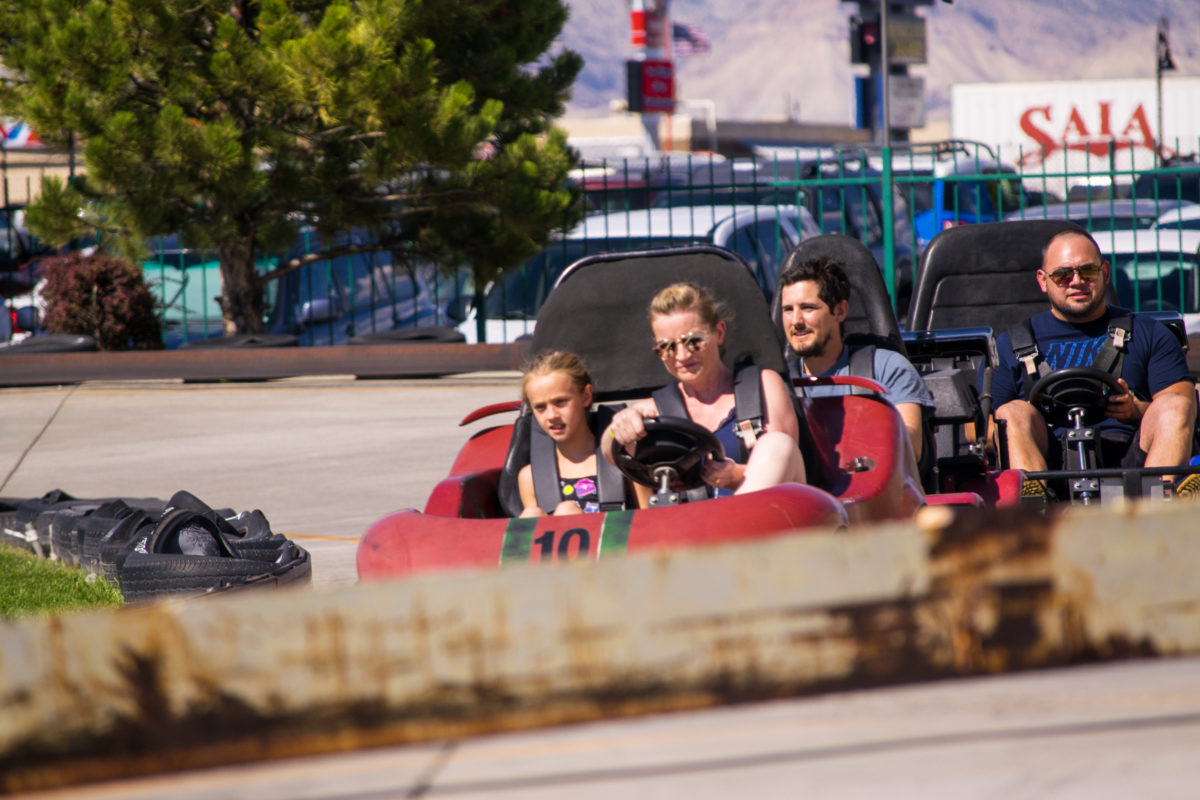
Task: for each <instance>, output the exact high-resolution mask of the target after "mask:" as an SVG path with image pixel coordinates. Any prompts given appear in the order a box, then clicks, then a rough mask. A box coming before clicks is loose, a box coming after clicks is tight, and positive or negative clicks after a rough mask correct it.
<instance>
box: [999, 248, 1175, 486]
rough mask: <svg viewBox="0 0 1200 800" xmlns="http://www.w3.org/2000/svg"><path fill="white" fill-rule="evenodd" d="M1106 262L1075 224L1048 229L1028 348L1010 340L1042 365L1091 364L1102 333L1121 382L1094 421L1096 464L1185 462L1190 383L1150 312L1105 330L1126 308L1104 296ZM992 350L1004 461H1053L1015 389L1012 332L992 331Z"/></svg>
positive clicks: (1040, 428) (1021, 385)
mask: <svg viewBox="0 0 1200 800" xmlns="http://www.w3.org/2000/svg"><path fill="white" fill-rule="evenodd" d="M1109 269H1110V267H1109V264H1108V262H1107V261H1105V260H1104V258H1103V257H1102V256H1101V255H1100V247H1099V246H1098V245H1097V244H1096V240H1095V239H1093V238H1092V237H1091V236H1090V235H1089V234H1087V233H1086V232H1085V231H1083V230H1082V229H1068V230H1064V231H1060V232H1059V233H1057V234H1055V235H1054V236H1052V237H1051V238H1050V240H1049V241H1048V242H1046V245H1045V246H1044V247H1043V248H1042V266H1041V268H1040V269H1039V270H1038V271H1037V281H1038V285H1039V286H1040V287H1041V289H1042V291H1043V292H1044V293H1045V294H1046V298H1047V300H1049V302H1050V308H1049V309H1048V310H1047V311H1043V312H1041V313H1040V314H1036V315H1034V316H1033V317H1032V318H1031V319H1030V320H1029V322H1030V328H1031V329H1032V335H1033V340H1034V344H1036V351H1033V350H1031V349H1030V348H1022V347H1018V348H1017V349H1019V350H1022V351H1023V354H1024V356H1025V362H1027V363H1031V364H1032V363H1033V362H1031V361H1029V359H1030V355H1028V353H1029V352H1036V355H1037V357H1038V358H1041V359H1043V360H1044V362H1045V364H1046V366H1047V367H1048V368H1049V369H1050V370H1059V369H1065V368H1067V367H1086V366H1099V365H1098V364H1097V355H1098V354H1100V353H1102V352H1103V351H1104V348H1105V343H1106V342H1112V343H1114V344H1113V345H1112V346H1114V347H1115V346H1117V345H1118V344H1119V346H1120V349H1121V350H1122V358H1121V359H1120V361H1119V363H1120V375H1119V376H1118V383H1119V384H1120V386H1121V388H1122V389H1124V392H1123V393H1122V394H1119V395H1114V396H1111V397H1109V399H1108V406H1107V410H1106V412H1105V413H1106V415H1107V417H1108V419H1106V420H1104V421H1103V422H1101V423H1100V424H1099V425H1098V426H1097V428H1098V429H1099V432H1100V459H1101V464H1102V465H1103V466H1117V465H1118V464H1119V465H1120V466H1123V467H1140V466H1147V467H1172V466H1178V465H1181V464H1186V463H1187V461H1188V459H1189V457H1190V456H1191V450H1192V438H1193V435H1192V434H1193V429H1194V426H1195V418H1196V391H1195V387H1194V384H1193V382H1192V378H1191V375H1190V373H1189V372H1188V367H1187V361H1186V360H1185V358H1184V354H1183V349H1182V348H1181V347H1180V345H1179V341H1178V340H1177V339H1176V338H1175V336H1174V335H1172V333H1171V332H1170V331H1169V330H1167V328H1166V326H1165V325H1163V324H1162V323H1160V322H1159V321H1158V320H1155V319H1153V318H1151V317H1147V316H1143V315H1132V319H1133V325H1132V331H1124V330H1123V329H1122V328H1120V326H1115V328H1116V332H1114V331H1113V330H1110V327H1113V326H1110V322H1112V321H1114V320H1117V319H1120V318H1129V317H1130V314H1129V312H1128V311H1126V310H1125V309H1120V308H1117V307H1115V306H1109V305H1108V304H1107V302H1106V301H1105V292H1106V290H1107V287H1108V282H1109ZM1126 334H1130V335H1128V336H1126ZM1116 339H1120V340H1121V341H1120V342H1119V343H1118V342H1115V340H1116ZM1109 349H1110V350H1111V347H1110V348H1109ZM996 350H997V353H998V354H999V357H1000V363H999V365H998V367H997V369H996V370H995V371H994V377H993V382H992V398H993V403H994V405H995V409H996V410H995V418H996V419H997V420H1004V422H1005V425H1006V431H1007V442H1008V457H1009V466H1011V467H1014V468H1016V469H1023V470H1026V471H1039V470H1045V469H1047V468H1048V465H1047V455H1049V456H1050V458H1051V460H1052V461H1057V458H1059V457H1061V452H1060V449H1059V448H1050V447H1049V444H1050V441H1051V431H1049V429H1048V426H1047V424H1046V421H1045V420H1044V419H1043V418H1042V415H1041V413H1040V412H1039V411H1038V410H1037V409H1036V408H1035V407H1034V406H1033V405H1032V404H1030V403H1029V402H1028V400H1027V398H1026V396H1025V394H1026V389H1025V385H1026V384H1027V383H1028V382H1027V381H1025V379H1024V377H1023V376H1024V375H1025V374H1026V373H1027V372H1028V369H1027V367H1026V366H1025V363H1023V362H1022V360H1021V359H1020V358H1018V356H1017V353H1016V352H1014V348H1013V333H1012V332H1006V333H1002V334H1000V336H999V337H997V339H996ZM1061 432H1062V431H1061V430H1056V431H1053V435H1054V436H1055V437H1057V436H1058V434H1060V433H1061ZM1055 466H1056V467H1058V466H1060V465H1059V464H1058V463H1055ZM1186 488H1188V489H1190V488H1191V487H1186ZM1038 493H1039V494H1041V493H1043V492H1038Z"/></svg>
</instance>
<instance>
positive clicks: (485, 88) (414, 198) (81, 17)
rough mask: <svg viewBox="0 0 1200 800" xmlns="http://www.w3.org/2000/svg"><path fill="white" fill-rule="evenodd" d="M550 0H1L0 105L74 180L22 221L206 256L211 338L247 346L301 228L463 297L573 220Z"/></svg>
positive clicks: (62, 236) (563, 86) (49, 189)
mask: <svg viewBox="0 0 1200 800" xmlns="http://www.w3.org/2000/svg"><path fill="white" fill-rule="evenodd" d="M566 14H567V12H566V9H565V7H564V6H563V4H562V2H561V0H521V1H520V2H513V1H512V0H471V1H470V2H466V1H465V0H258V1H257V2H255V1H253V0H232V2H231V0H224V1H223V2H222V0H0V62H3V64H4V67H5V72H4V73H3V77H2V78H0V108H2V109H4V111H5V113H7V114H9V115H12V116H17V117H21V118H23V119H24V120H26V121H28V122H30V123H31V124H33V125H34V126H35V128H36V129H37V130H38V132H39V135H40V136H41V137H42V138H43V139H44V140H48V141H51V142H58V143H64V144H65V143H67V142H68V141H71V140H76V141H79V142H81V143H82V146H83V159H84V164H85V167H86V175H85V176H84V177H83V178H80V179H78V180H77V181H76V182H74V183H73V184H71V185H64V184H62V183H56V182H54V181H52V180H50V179H48V180H47V183H46V184H45V185H44V187H43V191H42V195H41V197H40V198H39V200H38V201H37V202H36V203H35V204H34V205H33V206H32V207H31V208H30V210H29V212H28V215H27V217H28V220H29V224H30V226H31V228H33V229H34V230H35V231H36V232H37V233H38V234H39V235H41V236H42V237H43V238H45V239H46V240H48V241H50V242H51V243H61V242H65V241H67V240H69V239H71V238H73V237H75V236H78V235H80V234H81V233H83V232H84V231H83V230H82V229H83V228H90V229H91V230H93V231H99V232H100V233H101V235H102V240H103V241H105V242H106V243H108V246H109V247H112V248H114V249H121V250H123V251H124V252H125V253H126V254H129V253H131V252H136V251H137V249H138V247H139V244H140V243H141V242H144V241H145V240H146V239H147V238H148V237H151V236H155V235H160V234H168V233H179V234H180V235H181V236H182V238H183V240H184V242H185V243H186V244H187V245H188V246H190V247H194V248H199V249H208V250H213V251H215V252H216V253H217V254H218V256H219V258H220V262H221V276H222V284H223V286H222V309H223V313H224V317H225V324H226V330H227V332H229V333H234V332H258V331H261V330H262V325H263V312H264V309H263V307H262V305H263V301H262V298H263V291H262V290H263V286H264V282H265V281H266V280H270V279H272V278H275V277H279V276H280V275H282V274H284V273H286V272H287V271H289V270H291V269H295V268H297V267H299V266H300V265H301V264H302V263H304V262H305V261H307V260H316V259H317V258H319V257H320V254H311V255H310V256H309V257H308V258H306V259H294V260H292V261H289V262H287V263H284V262H282V261H281V262H280V265H279V267H278V268H277V269H274V270H273V271H271V272H270V273H268V274H267V275H265V276H264V275H260V274H259V273H258V272H256V269H255V261H256V259H259V258H262V257H263V256H277V255H279V254H282V253H285V252H286V251H287V250H288V248H289V246H290V245H291V244H292V242H293V241H295V238H296V234H297V231H298V228H299V226H300V225H302V224H311V225H314V226H316V228H317V229H318V231H319V232H320V233H322V234H326V235H327V236H331V235H332V234H334V233H337V232H339V231H346V230H349V229H352V228H364V227H365V228H366V229H368V230H370V231H371V233H372V235H373V236H372V240H373V241H374V242H375V243H377V245H378V246H379V247H380V248H381V249H382V248H386V249H389V250H392V251H394V252H399V253H404V254H406V257H412V258H419V259H425V260H428V261H433V262H435V263H438V264H440V265H443V266H447V265H457V264H462V263H466V264H469V265H470V266H471V268H472V269H473V271H474V278H475V282H476V285H477V286H480V287H481V286H482V285H483V283H484V282H486V281H488V280H491V279H493V278H494V277H496V276H497V275H498V274H499V273H500V272H501V271H503V270H504V269H506V268H508V267H510V266H513V265H516V264H519V263H520V262H521V261H522V260H524V259H525V258H527V257H528V256H530V255H532V254H533V253H534V252H536V250H537V249H538V248H539V247H540V246H541V245H543V244H544V243H545V241H546V239H547V237H548V235H549V233H550V232H551V231H552V230H554V229H556V228H561V227H564V226H566V225H569V224H571V223H572V222H573V221H574V219H573V216H572V215H573V214H575V213H577V212H576V211H574V210H573V209H575V208H577V204H573V203H572V198H571V194H570V192H569V191H568V190H567V189H566V188H564V187H565V178H566V174H567V171H568V170H569V169H570V167H571V165H572V156H571V153H570V151H569V150H568V148H567V147H566V143H565V138H564V136H563V134H562V132H561V131H559V130H557V129H555V128H554V127H553V126H552V120H553V118H554V117H555V116H557V115H559V114H561V113H562V110H563V104H564V102H565V100H566V98H567V96H568V91H569V88H570V86H571V84H572V82H573V81H574V78H575V76H576V74H577V73H578V71H579V69H580V67H581V60H580V59H579V57H578V56H577V55H576V54H574V53H571V52H569V51H562V52H559V53H558V54H556V55H551V54H550V53H549V52H548V51H549V49H550V48H551V46H552V44H553V42H554V39H555V37H556V36H557V35H558V34H559V32H560V31H561V29H562V26H563V24H564V22H565V20H566Z"/></svg>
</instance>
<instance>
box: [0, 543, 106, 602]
mask: <svg viewBox="0 0 1200 800" xmlns="http://www.w3.org/2000/svg"><path fill="white" fill-rule="evenodd" d="M121 605H124V600H123V599H122V598H121V593H120V592H119V591H118V590H117V589H116V588H115V587H114V586H112V585H111V584H109V583H108V582H107V581H105V580H104V578H102V577H100V576H99V575H96V576H91V577H89V575H88V574H87V573H86V572H85V571H84V570H82V569H76V568H74V567H68V566H66V565H64V564H60V563H59V562H57V561H50V560H49V559H45V558H39V557H37V556H35V555H34V554H33V553H26V552H24V551H22V550H17V549H14V548H12V547H5V546H0V619H14V618H17V617H26V616H33V615H36V614H60V613H63V612H65V611H80V610H86V609H96V608H111V607H114V606H121Z"/></svg>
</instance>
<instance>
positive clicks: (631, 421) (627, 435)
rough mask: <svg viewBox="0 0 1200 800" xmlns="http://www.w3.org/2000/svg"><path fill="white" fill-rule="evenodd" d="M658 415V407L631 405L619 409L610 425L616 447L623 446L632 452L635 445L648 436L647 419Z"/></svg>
mask: <svg viewBox="0 0 1200 800" xmlns="http://www.w3.org/2000/svg"><path fill="white" fill-rule="evenodd" d="M657 416H658V409H656V408H641V407H638V406H630V407H629V408H623V409H621V410H620V411H618V412H617V413H616V414H614V415H613V418H612V422H611V423H609V425H608V432H609V436H611V437H612V439H613V446H614V448H616V447H622V448H624V449H625V450H626V451H627V452H632V448H633V446H634V445H635V444H637V443H638V442H640V441H641V440H642V439H644V438H645V437H646V422H645V421H646V420H647V419H653V418H655V417H657Z"/></svg>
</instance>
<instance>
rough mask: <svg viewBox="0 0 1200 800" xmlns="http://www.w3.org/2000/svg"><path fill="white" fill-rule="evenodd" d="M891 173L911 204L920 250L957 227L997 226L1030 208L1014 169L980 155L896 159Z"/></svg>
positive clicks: (904, 157) (959, 154)
mask: <svg viewBox="0 0 1200 800" xmlns="http://www.w3.org/2000/svg"><path fill="white" fill-rule="evenodd" d="M892 172H893V175H895V177H896V180H897V182H898V183H899V184H900V193H901V194H902V195H904V197H905V199H906V200H907V201H908V208H909V212H910V213H911V214H912V225H913V228H914V230H915V231H916V240H917V248H918V250H920V249H923V248H924V247H925V245H927V244H928V243H929V240H930V239H932V238H933V237H934V236H936V235H937V234H938V233H940V232H941V231H944V230H946V229H947V228H952V227H955V226H957V225H969V224H973V223H977V222H998V221H1000V220H1001V219H1003V218H1004V215H1005V214H1007V213H1009V212H1012V211H1015V210H1018V209H1021V208H1024V207H1027V206H1029V205H1030V201H1029V198H1028V196H1027V195H1026V194H1025V189H1024V187H1023V186H1022V185H1021V179H1020V177H1019V176H1018V175H1017V171H1016V169H1015V168H1014V167H1012V166H1009V165H1007V164H1003V163H1000V162H998V161H996V160H994V159H992V158H990V157H983V156H982V155H980V154H978V153H977V154H974V155H969V154H961V153H958V154H955V155H953V156H950V157H947V158H942V157H934V158H920V159H918V158H909V157H907V156H903V155H901V156H897V157H896V159H895V162H894V163H893V165H892Z"/></svg>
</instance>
